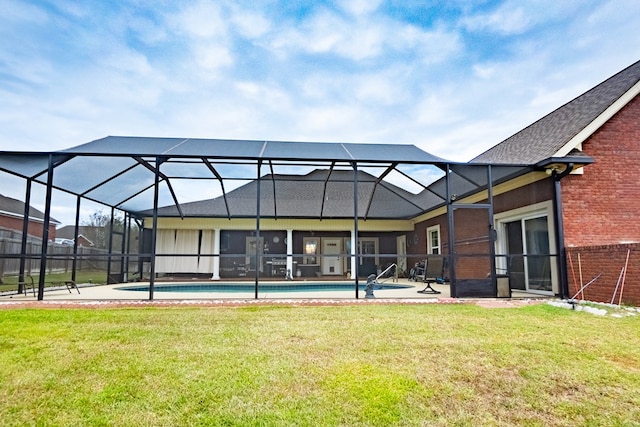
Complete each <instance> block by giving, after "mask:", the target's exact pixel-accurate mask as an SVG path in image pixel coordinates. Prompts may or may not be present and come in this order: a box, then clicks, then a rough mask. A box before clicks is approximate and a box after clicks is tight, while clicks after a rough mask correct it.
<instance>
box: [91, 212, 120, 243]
mask: <svg viewBox="0 0 640 427" xmlns="http://www.w3.org/2000/svg"><path fill="white" fill-rule="evenodd" d="M82 226H83V230H82V234H84V236H85V237H86V238H87V239H89V240H91V241H92V242H93V244H94V245H95V247H96V248H102V249H107V248H108V247H109V231H110V226H111V215H109V214H106V213H104V212H103V211H101V210H99V211H95V212H94V213H92V214H91V215H90V216H89V219H88V220H86V221H83V222H82ZM113 230H114V231H115V232H122V230H124V223H123V221H122V218H119V217H117V216H116V217H115V218H114V220H113ZM114 244H115V242H114Z"/></svg>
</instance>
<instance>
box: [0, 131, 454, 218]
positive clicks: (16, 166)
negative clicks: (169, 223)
mask: <svg viewBox="0 0 640 427" xmlns="http://www.w3.org/2000/svg"><path fill="white" fill-rule="evenodd" d="M50 161H51V167H52V168H53V174H52V175H51V177H49V174H48V170H49V166H50ZM447 164H451V162H448V161H446V160H444V159H442V158H440V157H437V156H434V155H432V154H429V153H427V152H425V151H423V150H421V149H419V148H418V147H416V146H414V145H406V144H359V143H339V142H334V143H330V142H329V143H324V142H287V141H255V140H227V139H193V138H151V137H128V136H108V137H105V138H102V139H98V140H95V141H92V142H89V143H86V144H83V145H79V146H77V147H72V148H68V149H65V150H60V151H55V152H39V153H34V152H0V171H5V172H7V173H10V174H13V175H17V176H20V177H23V178H25V179H27V180H30V181H32V182H35V183H39V184H43V185H47V180H48V179H51V187H52V188H54V189H56V190H61V191H64V192H66V193H69V194H72V195H76V196H79V197H81V198H83V199H87V200H91V201H94V202H99V203H102V204H104V205H107V206H111V207H115V208H118V209H122V210H124V211H127V212H130V213H133V214H139V213H141V212H145V211H148V210H150V209H153V207H154V206H155V204H156V203H157V205H158V206H173V210H175V211H176V212H177V214H178V215H179V216H181V217H183V216H185V215H188V214H189V213H190V212H189V209H188V208H190V207H193V206H189V205H186V204H187V203H189V202H190V201H192V200H193V196H194V194H195V196H196V197H200V199H205V198H206V196H207V195H208V196H209V197H212V196H217V194H216V193H218V194H220V193H221V194H222V197H223V202H224V209H223V210H224V213H223V214H220V215H225V216H228V217H232V216H235V217H241V216H247V215H248V216H251V215H252V214H251V213H249V212H250V211H251V210H250V209H249V208H248V206H251V209H252V210H255V206H254V205H255V204H254V203H248V202H247V200H248V199H247V197H249V198H251V197H253V199H252V200H255V195H249V196H247V197H242V198H240V197H238V195H239V194H248V193H251V192H252V191H253V192H254V193H255V189H253V190H252V189H251V186H249V187H246V188H243V189H242V190H241V191H240V192H236V193H234V194H232V196H236V198H235V199H233V198H232V197H229V198H227V195H228V194H229V190H233V189H234V188H237V187H238V186H242V185H244V184H248V183H250V182H251V181H254V180H255V179H256V177H258V176H261V177H262V180H263V181H265V182H266V183H264V182H263V185H264V189H265V190H264V191H265V193H263V195H262V196H261V198H265V197H266V196H265V194H266V192H267V191H270V192H271V194H272V195H273V196H272V197H273V198H274V201H273V203H272V205H273V206H271V207H269V206H268V205H267V204H264V205H263V207H262V209H265V210H268V209H272V210H273V214H274V215H277V216H281V215H293V216H298V215H296V212H298V213H303V211H304V212H306V211H307V210H309V209H311V207H310V206H313V207H317V206H316V204H317V203H314V204H313V205H309V204H306V205H304V206H303V205H300V204H298V205H296V204H293V205H292V206H293V207H295V209H292V208H291V206H287V203H288V200H289V199H290V198H291V197H303V198H309V197H312V198H314V197H315V198H320V197H322V193H324V194H325V197H329V198H331V197H333V198H334V200H333V201H330V200H329V199H327V203H324V204H321V206H320V207H319V209H316V210H315V215H314V216H315V217H327V216H326V215H329V216H333V215H334V214H335V215H338V216H343V215H345V213H346V212H347V210H348V209H345V208H344V207H339V206H332V203H344V200H347V199H348V197H343V198H342V199H340V201H339V202H338V201H337V200H338V197H337V196H338V195H340V194H343V195H344V194H347V193H348V192H349V191H351V194H353V185H352V183H353V181H352V179H353V173H352V171H353V170H354V168H356V169H357V170H358V171H362V170H363V169H368V170H372V169H374V170H376V172H375V173H374V174H373V175H374V178H371V179H368V181H369V182H368V183H365V182H364V181H367V180H366V179H364V181H363V183H362V185H361V187H362V188H363V190H362V191H363V194H359V198H363V197H365V195H366V196H367V197H369V198H368V199H363V200H361V202H362V203H364V206H365V207H366V211H365V212H366V215H370V217H374V216H375V217H402V218H405V217H407V216H410V215H415V214H416V213H418V211H419V210H420V209H419V208H420V207H421V206H423V205H422V204H418V203H416V202H415V201H414V200H412V199H411V198H412V197H415V194H410V193H408V192H406V191H405V190H404V189H402V188H400V187H395V188H394V187H392V186H387V184H388V182H386V181H384V180H385V179H387V178H388V177H389V176H390V175H394V174H395V175H404V178H408V179H409V180H413V179H414V178H413V176H417V174H419V169H421V168H423V167H425V166H427V167H431V168H433V169H435V170H436V171H437V173H439V174H440V175H439V176H442V174H443V173H444V172H443V171H444V170H445V169H446V166H445V165H447ZM261 167H262V171H261ZM267 168H268V169H269V172H270V174H268V176H267V177H266V179H265V172H266V169H267ZM318 168H325V169H329V170H331V171H332V173H333V174H334V175H333V176H334V177H333V178H332V179H331V182H330V183H329V180H328V179H327V178H326V177H325V178H317V177H316V178H315V179H316V180H319V182H311V181H310V180H309V179H307V181H308V182H306V183H304V182H303V181H305V179H306V178H305V174H306V173H309V172H310V171H312V170H314V169H318ZM300 170H303V172H300ZM348 172H351V174H350V178H349V183H351V185H349V184H348V183H347V182H343V183H338V182H337V181H336V180H335V177H336V176H339V175H340V174H344V173H347V174H348ZM433 176H434V175H433V174H432V175H427V177H428V178H432V179H437V178H438V177H439V176H438V177H436V178H433ZM423 178H424V177H423ZM156 179H158V191H157V195H154V189H155V184H154V183H155V181H156ZM421 179H422V178H421ZM338 181H339V180H338ZM430 182H431V181H428V180H427V182H420V183H419V185H421V186H422V188H425V187H426V186H427V185H429V184H430ZM329 184H330V185H329ZM198 186H200V187H198ZM269 186H271V187H269ZM305 186H306V187H308V188H306V190H303V189H302V188H303V187H305ZM197 187H198V188H200V189H201V191H199V192H198V188H197ZM338 187H339V188H340V189H339V190H336V189H337V188H338ZM216 188H217V190H216ZM349 188H351V190H349ZM319 190H321V193H320V194H316V193H317V191H319ZM336 191H337V193H335V194H333V193H332V192H336ZM202 196H204V197H202ZM318 200H320V199H318ZM370 202H371V203H370ZM265 203H266V202H265ZM183 206H186V208H185V209H186V210H185V209H183ZM218 208H222V205H220V203H217V204H216V209H213V210H209V211H208V214H209V215H213V216H215V212H217V210H219V209H218ZM351 209H352V208H351ZM164 211H165V212H168V211H167V210H164ZM200 213H201V212H200V211H199V210H198V209H196V211H195V212H193V214H195V215H200ZM308 214H309V215H312V214H311V213H310V212H309V213H308ZM305 215H306V214H304V215H303V216H305Z"/></svg>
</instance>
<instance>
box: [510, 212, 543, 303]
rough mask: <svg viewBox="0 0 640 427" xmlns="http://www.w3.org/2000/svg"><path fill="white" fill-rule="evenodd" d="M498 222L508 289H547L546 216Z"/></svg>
mask: <svg viewBox="0 0 640 427" xmlns="http://www.w3.org/2000/svg"><path fill="white" fill-rule="evenodd" d="M502 224H503V232H504V235H505V244H506V248H505V249H506V252H507V260H508V263H509V265H508V271H509V278H510V286H511V289H520V290H524V291H542V292H551V291H552V280H551V256H550V254H551V252H550V244H549V224H548V219H547V216H538V217H528V218H527V217H524V218H519V219H516V220H512V221H505V222H503V223H502Z"/></svg>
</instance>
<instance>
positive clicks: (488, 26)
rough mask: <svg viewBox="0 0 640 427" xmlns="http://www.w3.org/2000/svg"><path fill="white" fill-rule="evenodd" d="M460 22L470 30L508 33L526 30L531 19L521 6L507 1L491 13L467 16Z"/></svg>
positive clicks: (529, 25) (530, 23)
mask: <svg viewBox="0 0 640 427" xmlns="http://www.w3.org/2000/svg"><path fill="white" fill-rule="evenodd" d="M461 24H462V25H463V26H464V27H465V28H467V29H468V30H471V31H489V32H494V33H499V34H503V35H510V34H521V33H523V32H525V31H527V30H528V29H529V28H530V27H531V25H532V21H531V18H530V17H529V16H528V14H527V13H526V12H525V10H524V9H523V8H522V7H519V6H517V5H514V4H509V3H507V4H505V5H502V6H500V7H499V8H498V9H496V10H495V11H493V12H491V13H482V14H478V15H471V16H467V17H465V18H464V19H462V21H461Z"/></svg>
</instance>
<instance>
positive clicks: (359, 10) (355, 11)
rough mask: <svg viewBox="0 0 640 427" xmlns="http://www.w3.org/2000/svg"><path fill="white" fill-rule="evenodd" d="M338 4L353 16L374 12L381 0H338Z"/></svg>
mask: <svg viewBox="0 0 640 427" xmlns="http://www.w3.org/2000/svg"><path fill="white" fill-rule="evenodd" d="M337 3H338V6H339V7H340V8H341V9H343V10H344V11H346V12H348V13H349V14H351V15H354V16H360V15H366V14H370V13H372V12H374V11H375V10H376V9H378V7H380V4H381V3H382V0H339V1H338V2H337Z"/></svg>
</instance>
